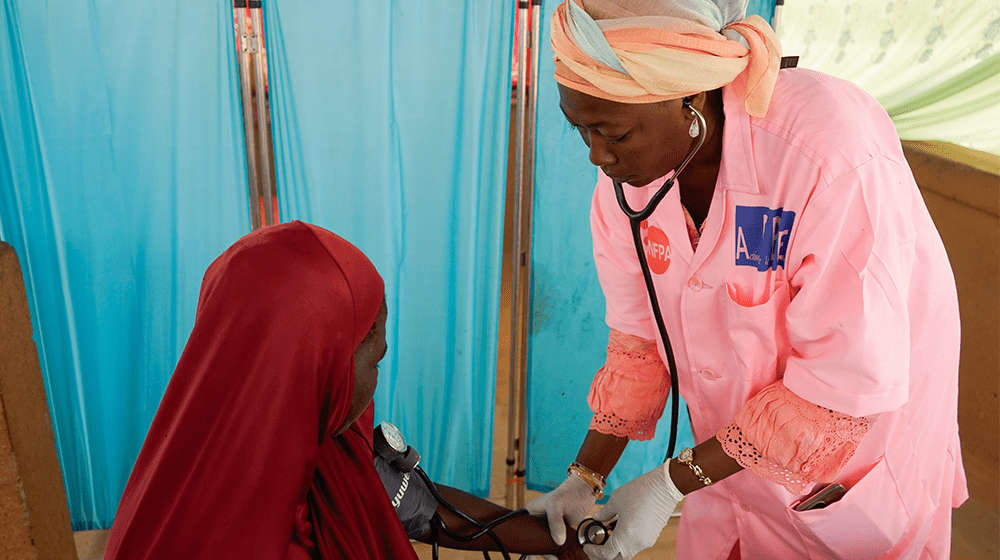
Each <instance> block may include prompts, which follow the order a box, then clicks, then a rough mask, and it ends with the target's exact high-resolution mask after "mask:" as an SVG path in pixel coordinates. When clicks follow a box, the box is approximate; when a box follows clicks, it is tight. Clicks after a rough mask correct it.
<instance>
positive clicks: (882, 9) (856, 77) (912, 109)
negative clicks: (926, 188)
mask: <svg viewBox="0 0 1000 560" xmlns="http://www.w3.org/2000/svg"><path fill="white" fill-rule="evenodd" d="M778 35H779V37H780V39H781V43H782V47H783V50H784V52H785V55H798V56H799V57H800V59H799V66H800V67H804V68H811V69H814V70H819V71H821V72H825V73H827V74H832V75H834V76H838V77H840V78H844V79H847V80H850V81H852V82H854V83H856V84H858V85H859V86H861V87H863V88H864V89H865V90H867V91H868V92H869V93H871V94H872V95H874V96H875V98H876V99H878V100H879V102H880V103H882V106H883V107H885V109H886V111H887V112H888V113H889V115H890V116H891V117H892V120H893V122H894V123H895V124H896V129H897V130H898V131H899V135H900V137H901V138H903V139H905V140H943V141H947V142H952V143H955V144H958V145H961V146H966V147H969V148H973V149H976V150H982V151H984V152H989V153H993V154H998V155H1000V3H998V2H995V1H986V2H984V1H983V0H876V1H872V0H788V2H787V3H786V4H785V5H784V8H783V11H782V15H781V24H780V26H779V29H778Z"/></svg>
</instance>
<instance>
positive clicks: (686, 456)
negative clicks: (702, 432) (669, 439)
mask: <svg viewBox="0 0 1000 560" xmlns="http://www.w3.org/2000/svg"><path fill="white" fill-rule="evenodd" d="M677 460H678V461H680V462H681V463H684V464H685V465H687V466H688V468H689V469H691V471H692V472H694V475H695V476H697V477H698V480H700V481H701V482H702V483H703V484H704V485H705V486H711V484H712V479H711V478H708V477H707V476H705V473H704V472H702V470H701V467H699V466H698V465H696V464H694V449H691V448H690V447H688V448H686V449H682V450H681V452H680V453H679V454H678V455H677Z"/></svg>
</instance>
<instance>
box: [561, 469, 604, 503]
mask: <svg viewBox="0 0 1000 560" xmlns="http://www.w3.org/2000/svg"><path fill="white" fill-rule="evenodd" d="M570 474H575V475H576V476H578V477H580V480H582V481H584V482H585V483H587V486H590V489H591V490H592V491H593V492H594V495H595V496H597V499H598V500H600V499H601V498H603V497H604V485H605V484H606V482H605V480H604V476H603V475H601V474H600V473H597V472H594V471H593V470H591V469H589V468H587V467H585V466H583V465H581V464H580V463H576V462H574V463H573V464H572V465H570V466H569V468H567V469H566V475H567V476H568V475H570Z"/></svg>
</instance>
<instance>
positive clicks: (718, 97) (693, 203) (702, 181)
mask: <svg viewBox="0 0 1000 560" xmlns="http://www.w3.org/2000/svg"><path fill="white" fill-rule="evenodd" d="M705 96H706V99H705V103H704V105H703V106H702V108H701V109H700V110H701V114H702V116H704V117H705V124H706V125H707V128H708V131H707V134H706V136H705V143H704V144H702V146H701V149H700V150H698V153H697V154H695V156H694V158H692V159H691V163H689V164H688V166H687V167H686V168H685V169H684V171H683V172H682V173H681V174H680V176H679V177H678V183H679V184H680V188H681V192H680V195H681V203H682V204H684V207H685V208H687V211H688V213H689V214H691V218H692V219H693V220H694V223H695V224H697V225H698V226H701V224H702V223H704V221H705V218H706V217H707V216H708V209H709V208H710V207H711V205H712V196H713V195H714V194H715V184H716V182H717V181H718V179H719V166H720V165H721V163H722V127H723V124H724V121H725V116H724V113H723V110H722V90H714V91H710V92H707V93H706V94H705Z"/></svg>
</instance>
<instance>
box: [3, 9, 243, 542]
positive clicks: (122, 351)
mask: <svg viewBox="0 0 1000 560" xmlns="http://www.w3.org/2000/svg"><path fill="white" fill-rule="evenodd" d="M0 5H2V7H3V12H2V17H0V45H3V48H0V99H3V102H2V103H0V237H2V238H3V239H4V240H5V241H7V242H8V243H10V244H11V245H12V246H13V247H14V249H15V250H16V251H17V254H18V258H19V259H20V261H21V266H22V269H23V271H24V280H25V284H26V288H27V294H28V302H29V306H30V309H31V314H32V320H33V329H34V340H35V344H36V347H37V349H38V352H39V359H40V362H41V368H42V375H43V377H44V380H45V386H46V393H47V397H48V400H49V407H50V412H51V420H52V424H53V430H54V432H55V439H56V447H57V451H58V455H59V459H60V463H61V466H62V471H63V476H64V481H65V484H66V491H67V497H68V501H69V509H70V514H71V517H72V521H73V527H74V529H76V530H84V529H99V528H107V527H109V526H110V525H111V522H112V520H113V517H114V513H115V510H116V508H117V506H118V500H119V498H120V496H121V492H122V490H123V489H124V486H125V482H126V480H127V478H128V475H129V472H130V470H131V467H132V464H133V463H134V461H135V457H136V455H137V454H138V451H139V447H140V446H141V444H142V441H143V439H144V437H145V434H146V430H147V428H148V426H149V422H150V421H151V420H152V416H153V414H154V412H155V410H156V407H157V405H158V403H159V399H160V396H161V395H162V392H163V389H164V388H165V387H166V383H167V381H168V379H169V377H170V375H171V373H172V371H173V368H174V365H175V364H176V360H177V358H178V356H179V354H180V350H181V349H182V348H183V345H184V343H185V341H186V339H187V335H188V333H189V332H190V329H191V326H192V324H193V321H194V311H195V305H196V302H197V296H198V289H199V287H200V283H201V277H202V274H203V272H204V270H205V268H206V267H207V266H208V264H209V263H210V262H211V260H212V259H214V258H215V257H216V256H217V255H218V254H219V253H221V252H222V251H223V250H224V249H225V248H226V247H227V246H228V245H229V244H231V243H232V242H233V241H235V240H236V239H237V238H239V237H240V236H241V235H242V234H245V233H247V232H248V231H249V219H248V213H247V209H246V208H247V206H246V204H247V202H246V200H247V195H246V176H245V174H246V172H245V165H246V164H245V159H244V156H243V141H242V129H241V126H240V118H241V117H240V109H239V103H238V92H237V90H236V88H237V87H238V86H237V84H238V83H239V82H238V79H237V77H236V76H235V72H236V65H235V52H234V38H233V31H232V29H233V25H232V11H231V8H229V7H227V6H226V5H225V4H224V3H206V2H195V1H192V0H183V1H181V2H173V3H163V2H153V1H149V0H137V1H134V2H128V3H124V4H123V3H120V2H109V1H97V2H83V1H74V0H60V1H49V2H36V1H33V0H0Z"/></svg>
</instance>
